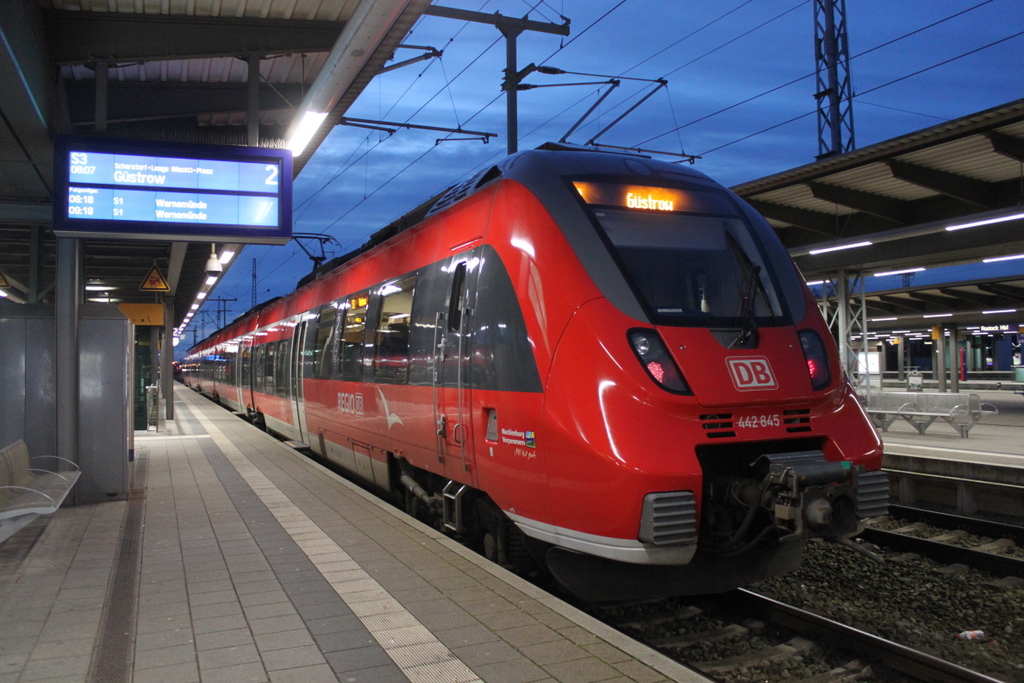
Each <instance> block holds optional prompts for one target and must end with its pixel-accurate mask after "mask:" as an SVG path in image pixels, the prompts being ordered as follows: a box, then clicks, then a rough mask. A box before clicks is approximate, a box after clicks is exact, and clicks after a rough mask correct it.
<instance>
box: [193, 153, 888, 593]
mask: <svg viewBox="0 0 1024 683" xmlns="http://www.w3.org/2000/svg"><path fill="white" fill-rule="evenodd" d="M299 284H300V286H299V288H298V289H297V290H296V291H295V292H294V293H292V294H290V295H288V296H286V297H283V298H280V299H277V300H274V301H272V302H268V303H267V304H264V305H262V306H260V307H257V308H256V309H254V310H252V311H250V312H249V313H247V314H246V315H244V316H243V317H242V318H240V319H239V320H237V321H236V322H234V323H232V324H231V325H229V326H228V327H226V328H224V329H223V330H220V331H218V332H217V333H215V334H213V335H212V336H211V337H210V338H208V339H207V340H205V341H204V342H202V343H201V344H199V345H197V346H196V347H194V348H193V349H191V350H190V352H189V356H188V359H187V362H186V363H185V370H186V372H185V377H186V382H187V383H188V384H189V385H190V386H192V387H194V388H196V389H198V390H200V391H202V392H204V393H206V394H209V395H211V396H213V397H216V398H218V399H219V400H220V401H221V402H223V403H224V404H226V405H227V406H229V407H230V408H232V409H234V410H236V411H245V412H247V413H249V414H250V416H252V417H253V418H254V419H255V420H256V421H257V422H258V423H261V424H264V425H265V426H266V428H268V429H269V430H272V431H273V432H276V433H278V434H281V435H283V436H285V437H288V438H291V439H297V440H301V441H302V442H304V443H306V444H308V445H309V447H310V448H311V449H312V450H313V451H315V452H316V453H318V454H319V455H321V456H323V457H325V458H327V459H329V460H331V461H333V462H335V463H337V464H338V465H340V466H341V467H343V468H345V469H347V470H349V471H351V472H352V473H354V474H356V475H358V476H359V477H361V478H362V479H364V480H366V481H367V482H370V483H372V484H374V485H375V486H377V487H379V488H380V489H384V490H386V491H389V492H391V493H392V494H393V495H395V496H396V497H401V498H402V499H404V502H405V505H406V507H407V508H408V509H409V511H410V512H412V513H413V514H416V515H418V516H419V517H421V518H422V519H425V520H430V521H432V522H433V523H435V524H436V525H438V526H439V527H441V528H444V529H447V530H450V531H451V532H453V533H455V534H458V535H461V536H462V537H463V538H465V539H467V540H468V541H469V542H471V543H476V544H477V545H478V547H480V548H481V549H482V550H483V551H484V552H485V553H486V554H487V555H488V556H489V557H492V558H493V559H495V560H497V561H499V562H502V563H505V564H509V565H513V566H523V565H525V564H527V563H528V562H530V561H531V560H532V559H536V560H538V561H540V562H541V563H542V564H543V565H545V566H546V567H547V568H548V569H549V570H550V571H551V572H552V573H553V574H554V575H555V577H556V578H557V579H558V580H559V581H560V582H562V583H563V584H564V585H565V586H567V587H568V588H570V589H571V590H573V591H574V592H576V593H577V594H578V595H580V596H581V597H584V598H585V599H590V600H614V599H626V598H638V597H656V596H663V595H671V594H693V593H711V592H719V591H724V590H727V589H730V588H733V587H735V586H739V585H744V584H748V583H751V582H753V581H756V580H758V579H760V578H763V577H767V576H771V575H774V574H778V573H781V572H784V571H788V570H791V569H793V568H795V567H796V566H798V565H799V561H800V555H801V552H802V548H803V541H804V540H805V539H808V538H812V537H826V538H840V537H844V536H849V535H851V534H853V533H856V532H857V531H858V530H859V529H860V526H861V524H862V521H863V520H864V519H865V518H868V517H873V516H878V515H883V514H885V513H886V511H887V500H888V484H887V481H886V477H885V474H884V473H883V472H881V471H880V467H881V456H882V444H881V441H880V440H879V438H878V436H877V434H876V433H875V431H874V429H873V428H872V426H871V424H870V422H869V420H868V419H867V418H866V416H865V414H864V412H863V411H862V409H861V407H860V405H859V403H858V401H857V399H856V396H855V395H854V393H853V391H852V390H851V387H850V385H849V383H848V382H847V380H846V378H845V377H844V375H843V372H842V370H841V366H840V363H839V358H838V354H837V351H836V346H835V344H834V341H833V339H832V337H831V335H830V334H829V331H828V329H827V328H826V326H825V324H824V322H823V320H822V318H821V315H820V314H819V312H818V309H817V308H816V306H815V302H814V299H813V297H812V296H811V294H810V292H809V291H808V289H807V288H806V286H805V285H804V284H803V280H802V278H801V277H800V274H799V273H798V272H797V269H796V267H795V266H794V265H793V263H792V261H791V260H790V259H789V257H788V255H787V254H786V252H785V250H784V248H783V247H782V245H781V243H780V242H779V240H778V239H777V238H776V236H775V235H774V233H773V231H772V229H771V227H770V226H769V225H768V224H767V223H766V222H765V221H764V219H763V218H761V217H760V216H759V215H758V214H757V213H755V212H754V211H753V210H752V209H751V208H750V207H749V206H748V205H746V204H745V203H744V202H743V201H742V200H740V199H739V198H738V197H736V196H735V195H733V194H732V193H730V192H728V191H727V190H725V189H724V188H723V187H721V186H720V185H718V184H716V183H715V182H713V181H712V180H710V179H708V178H707V177H706V176H704V175H703V174H701V173H699V172H697V171H694V170H691V169H687V168H682V167H678V166H675V165H671V164H666V163H661V162H657V161H652V160H650V159H647V158H642V157H636V156H628V155H618V154H605V153H598V152H593V151H580V150H570V149H566V148H564V147H560V146H556V145H546V146H545V147H544V148H541V149H539V150H533V151H528V152H523V153H520V154H517V155H513V156H510V157H508V158H507V159H505V160H504V161H502V162H501V163H500V164H498V165H497V166H495V167H492V168H491V169H489V170H487V171H486V172H483V173H481V174H479V175H477V176H475V177H474V178H472V179H470V180H468V181H466V182H464V183H461V184H459V185H457V186H454V187H452V188H449V189H448V190H447V191H446V192H444V193H443V194H442V195H440V196H438V197H435V198H434V199H432V200H430V201H428V202H427V203H425V204H424V205H422V206H420V207H418V208H417V209H416V210H414V211H413V212H411V213H410V214H409V215H407V216H405V217H403V218H402V219H400V220H399V221H396V222H395V223H394V224H392V225H390V226H388V227H386V228H384V229H383V230H381V231H380V232H378V233H377V234H375V235H374V236H373V237H372V238H371V240H370V242H368V243H367V244H366V245H364V246H363V247H362V248H361V249H359V250H357V251H356V252H353V253H352V254H349V255H346V256H344V257H341V258H339V259H336V260H335V262H331V263H328V264H325V265H324V266H323V267H321V268H320V269H319V271H318V272H316V273H313V274H311V275H310V276H308V277H307V278H305V279H304V280H303V281H302V282H300V283H299Z"/></svg>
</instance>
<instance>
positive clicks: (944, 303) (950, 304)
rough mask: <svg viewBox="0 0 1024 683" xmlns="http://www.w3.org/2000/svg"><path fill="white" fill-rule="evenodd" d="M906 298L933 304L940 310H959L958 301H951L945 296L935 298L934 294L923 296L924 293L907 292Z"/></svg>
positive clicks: (951, 299)
mask: <svg viewBox="0 0 1024 683" xmlns="http://www.w3.org/2000/svg"><path fill="white" fill-rule="evenodd" d="M907 296H909V297H910V298H911V299H917V300H918V301H923V302H925V303H928V304H935V305H936V306H940V307H942V308H953V309H956V308H960V304H961V302H960V300H959V299H953V298H950V297H946V296H935V295H934V294H925V293H924V292H907Z"/></svg>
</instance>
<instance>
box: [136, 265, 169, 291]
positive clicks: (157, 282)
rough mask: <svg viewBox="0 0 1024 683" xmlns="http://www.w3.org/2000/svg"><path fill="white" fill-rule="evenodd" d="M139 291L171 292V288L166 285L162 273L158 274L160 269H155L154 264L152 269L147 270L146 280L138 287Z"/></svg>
mask: <svg viewBox="0 0 1024 683" xmlns="http://www.w3.org/2000/svg"><path fill="white" fill-rule="evenodd" d="M139 291H140V292H169V291H171V286H170V285H169V284H167V280H166V279H164V275H163V273H161V272H160V269H159V268H157V267H156V264H155V263H154V264H153V267H152V268H150V269H149V274H148V275H147V276H146V279H145V280H143V281H142V284H141V285H139Z"/></svg>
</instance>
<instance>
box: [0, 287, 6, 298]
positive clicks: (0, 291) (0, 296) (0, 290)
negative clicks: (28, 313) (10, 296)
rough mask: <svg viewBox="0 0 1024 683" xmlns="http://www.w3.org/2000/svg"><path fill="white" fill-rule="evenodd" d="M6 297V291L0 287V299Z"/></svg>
mask: <svg viewBox="0 0 1024 683" xmlns="http://www.w3.org/2000/svg"><path fill="white" fill-rule="evenodd" d="M6 297H7V292H5V291H4V290H2V289H0V299H2V298H6Z"/></svg>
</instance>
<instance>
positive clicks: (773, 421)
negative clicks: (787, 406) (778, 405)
mask: <svg viewBox="0 0 1024 683" xmlns="http://www.w3.org/2000/svg"><path fill="white" fill-rule="evenodd" d="M780 424H782V418H781V417H779V414H778V413H771V414H768V415H744V416H743V417H741V418H739V419H738V420H736V426H737V427H739V428H740V429H756V428H758V427H778V426H779V425H780Z"/></svg>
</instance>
